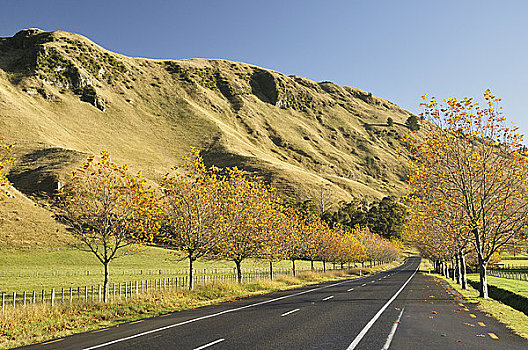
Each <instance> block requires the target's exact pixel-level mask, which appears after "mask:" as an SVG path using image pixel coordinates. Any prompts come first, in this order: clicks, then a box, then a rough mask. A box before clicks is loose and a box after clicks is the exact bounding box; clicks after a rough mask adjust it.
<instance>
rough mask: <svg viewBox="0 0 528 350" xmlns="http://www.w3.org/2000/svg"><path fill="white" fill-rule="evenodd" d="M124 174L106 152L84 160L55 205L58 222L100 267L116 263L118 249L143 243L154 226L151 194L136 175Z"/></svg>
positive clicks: (124, 168) (123, 169) (123, 170)
mask: <svg viewBox="0 0 528 350" xmlns="http://www.w3.org/2000/svg"><path fill="white" fill-rule="evenodd" d="M126 169H127V168H126V166H118V165H116V164H115V163H113V162H112V161H111V160H110V154H109V153H108V152H106V151H103V152H101V156H100V157H99V158H97V159H96V158H95V157H94V156H89V157H88V160H87V161H86V162H85V163H84V164H83V165H82V166H81V169H79V170H78V171H77V172H73V173H72V176H71V179H70V181H69V182H68V183H67V184H66V185H65V186H64V187H63V188H62V189H61V191H60V193H59V198H58V200H57V202H56V211H57V217H58V218H59V219H60V220H61V221H62V222H63V223H65V224H66V225H68V226H70V228H71V230H70V232H72V234H73V235H74V236H76V237H77V238H78V239H79V240H80V241H81V242H82V244H84V246H85V248H87V249H89V250H90V251H92V252H93V253H94V254H95V255H96V256H97V258H98V259H99V260H100V261H101V262H102V263H107V262H109V261H111V260H113V259H114V258H116V257H117V256H118V255H119V254H118V253H119V251H120V250H121V248H124V247H126V246H128V245H129V244H131V243H133V242H138V241H141V240H144V239H148V238H149V237H150V232H151V231H152V229H153V227H155V226H156V223H155V220H153V219H152V218H153V216H154V213H155V202H156V199H155V196H154V191H153V190H152V189H151V188H149V187H146V186H145V182H144V180H143V179H142V177H141V175H140V174H138V175H137V176H130V175H128V173H127V170H126Z"/></svg>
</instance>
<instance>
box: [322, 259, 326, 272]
mask: <svg viewBox="0 0 528 350" xmlns="http://www.w3.org/2000/svg"><path fill="white" fill-rule="evenodd" d="M323 272H326V261H325V260H323Z"/></svg>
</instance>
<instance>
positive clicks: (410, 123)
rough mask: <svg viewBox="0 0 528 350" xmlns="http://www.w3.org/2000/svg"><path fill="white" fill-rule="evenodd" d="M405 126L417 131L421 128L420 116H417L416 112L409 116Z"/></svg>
mask: <svg viewBox="0 0 528 350" xmlns="http://www.w3.org/2000/svg"><path fill="white" fill-rule="evenodd" d="M405 126H407V128H409V130H411V131H417V130H420V123H419V122H418V117H416V116H415V115H414V114H412V115H411V116H409V118H407V120H406V121H405Z"/></svg>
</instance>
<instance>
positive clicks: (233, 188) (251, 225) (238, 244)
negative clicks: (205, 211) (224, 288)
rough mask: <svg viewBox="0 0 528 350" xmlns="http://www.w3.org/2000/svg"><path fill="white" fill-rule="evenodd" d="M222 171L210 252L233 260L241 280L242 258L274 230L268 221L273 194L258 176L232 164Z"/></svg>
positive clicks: (260, 246)
mask: <svg viewBox="0 0 528 350" xmlns="http://www.w3.org/2000/svg"><path fill="white" fill-rule="evenodd" d="M225 171H226V175H225V177H224V178H223V179H222V185H221V187H220V188H221V195H220V196H219V198H220V201H219V216H220V217H219V225H218V228H219V231H218V234H219V237H218V240H217V244H216V245H215V251H214V253H213V256H214V257H215V258H220V259H226V260H231V261H233V262H234V263H235V266H236V270H237V277H238V282H239V283H241V282H242V269H241V263H242V261H244V260H245V259H248V258H255V257H258V256H259V255H260V254H262V251H263V250H264V247H265V246H266V244H267V242H268V241H269V239H270V238H269V237H270V235H272V234H273V233H274V232H275V231H274V228H273V226H272V225H273V222H274V221H273V217H274V215H275V214H276V211H275V208H276V207H275V203H276V201H277V198H276V195H275V192H274V191H273V189H272V188H271V187H270V186H268V185H265V184H264V183H262V181H261V180H260V179H258V178H256V177H251V176H249V175H248V174H247V173H245V172H244V171H242V170H239V169H237V168H236V167H235V168H228V169H225Z"/></svg>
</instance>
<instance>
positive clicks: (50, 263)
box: [0, 247, 332, 293]
mask: <svg viewBox="0 0 528 350" xmlns="http://www.w3.org/2000/svg"><path fill="white" fill-rule="evenodd" d="M314 264H315V267H316V268H319V269H320V268H322V263H321V262H315V263H314ZM187 265H188V261H187V260H181V258H180V256H177V255H175V252H174V251H170V250H167V249H163V248H156V247H143V248H140V250H139V251H138V252H137V253H135V254H131V255H126V256H123V257H121V258H118V259H117V260H115V261H114V262H112V263H111V264H110V283H120V282H125V281H127V282H128V281H136V280H146V279H154V278H167V277H177V276H183V275H186V274H187V271H188V267H187ZM295 265H296V269H297V270H308V269H310V262H308V261H296V262H295ZM0 266H1V267H0V292H5V293H11V292H23V291H28V292H30V291H32V290H36V291H39V290H42V289H51V288H56V289H58V288H70V287H75V288H76V287H82V286H86V285H88V286H90V285H98V284H102V282H103V274H102V273H103V269H102V265H101V263H99V261H98V260H97V259H96V258H95V256H94V255H93V254H92V253H89V252H83V251H79V250H77V249H67V248H62V249H38V250H35V249H31V250H30V249H1V250H0ZM234 266H235V265H234V263H233V262H230V261H213V260H199V261H197V262H195V264H194V267H195V271H196V272H195V273H196V274H203V273H204V272H206V273H207V274H214V273H217V274H226V273H233V268H234ZM331 267H332V264H328V263H327V268H331ZM242 268H243V270H242V272H243V273H244V272H249V271H250V270H252V271H254V270H260V271H268V269H269V262H268V261H264V260H257V259H251V260H246V261H244V262H243V263H242ZM273 268H274V270H275V271H278V270H279V269H291V261H280V262H276V263H274V264H273ZM204 270H205V271H204ZM160 272H161V274H160Z"/></svg>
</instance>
